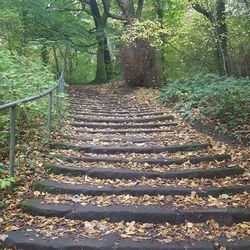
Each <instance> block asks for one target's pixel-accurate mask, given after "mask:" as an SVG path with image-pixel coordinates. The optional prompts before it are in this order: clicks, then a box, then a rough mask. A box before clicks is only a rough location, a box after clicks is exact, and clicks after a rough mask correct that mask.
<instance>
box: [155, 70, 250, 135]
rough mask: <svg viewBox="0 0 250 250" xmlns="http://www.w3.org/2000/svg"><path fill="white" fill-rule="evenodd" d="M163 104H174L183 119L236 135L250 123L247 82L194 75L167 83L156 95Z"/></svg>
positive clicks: (244, 80) (249, 96)
mask: <svg viewBox="0 0 250 250" xmlns="http://www.w3.org/2000/svg"><path fill="white" fill-rule="evenodd" d="M160 99H161V100H162V101H163V102H166V101H174V102H177V103H178V109H179V110H181V111H184V112H185V114H186V117H187V118H191V119H194V120H195V119H198V120H203V121H206V122H208V123H211V122H213V123H216V124H217V125H218V126H219V127H220V128H224V130H225V131H227V132H229V131H231V132H233V133H236V134H237V132H238V131H239V130H241V129H242V126H244V125H247V124H249V119H250V105H249V103H250V80H249V79H247V78H233V77H229V78H225V77H219V76H217V75H213V74H210V75H205V76H204V75H196V76H194V77H192V78H187V79H179V80H175V81H170V82H169V83H168V84H166V85H165V86H164V87H163V89H162V91H161V95H160Z"/></svg>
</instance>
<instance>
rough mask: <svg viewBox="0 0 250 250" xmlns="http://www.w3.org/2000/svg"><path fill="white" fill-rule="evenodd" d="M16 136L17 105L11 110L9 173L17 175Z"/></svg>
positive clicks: (12, 175)
mask: <svg viewBox="0 0 250 250" xmlns="http://www.w3.org/2000/svg"><path fill="white" fill-rule="evenodd" d="M15 137H16V106H13V107H11V111H10V151H9V175H10V176H11V177H14V176H15Z"/></svg>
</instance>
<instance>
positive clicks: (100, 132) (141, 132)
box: [76, 129, 174, 135]
mask: <svg viewBox="0 0 250 250" xmlns="http://www.w3.org/2000/svg"><path fill="white" fill-rule="evenodd" d="M76 132H77V133H84V134H86V133H87V134H103V135H107V134H123V135H126V134H152V133H172V132H174V130H172V129H159V130H152V129H151V130H137V131H135V130H94V131H93V130H92V131H91V130H81V129H77V130H76Z"/></svg>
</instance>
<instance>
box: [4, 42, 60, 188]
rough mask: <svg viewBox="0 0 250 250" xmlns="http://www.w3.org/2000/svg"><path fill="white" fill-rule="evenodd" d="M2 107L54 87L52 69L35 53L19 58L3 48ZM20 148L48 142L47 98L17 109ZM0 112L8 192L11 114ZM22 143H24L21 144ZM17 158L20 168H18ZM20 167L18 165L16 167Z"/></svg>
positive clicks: (5, 185) (18, 143)
mask: <svg viewBox="0 0 250 250" xmlns="http://www.w3.org/2000/svg"><path fill="white" fill-rule="evenodd" d="M0 61H1V65H0V88H1V91H0V105H3V104H6V103H9V102H12V101H16V100H19V99H23V98H26V97H30V96H33V95H37V94H39V93H41V92H42V91H44V90H47V89H49V88H50V87H52V86H54V84H55V80H54V76H53V74H52V73H51V70H50V68H49V67H46V66H44V65H43V63H42V62H41V60H40V57H39V56H38V54H36V51H31V52H30V53H29V54H27V55H20V54H19V55H18V54H16V53H14V52H10V51H9V50H8V49H7V48H5V47H3V46H1V45H0ZM16 110H17V125H16V135H17V145H16V151H17V153H18V151H20V150H21V149H22V148H23V147H26V149H25V148H23V149H24V150H26V151H27V148H29V147H30V144H31V143H32V141H34V140H37V139H38V137H40V138H39V140H40V139H41V138H43V139H45V136H44V132H43V131H44V129H45V126H46V124H47V123H46V122H47V114H48V98H47V97H44V98H42V99H40V100H37V101H34V102H30V103H26V104H22V105H18V106H17V109H16ZM9 112H10V110H3V111H0V149H1V150H0V189H5V188H6V187H8V186H10V185H11V183H12V182H13V181H14V180H13V178H8V174H7V167H6V165H7V164H8V162H7V159H8V146H9V114H10V113H9ZM20 142H21V143H20ZM18 164H19V163H18V159H17V165H18ZM17 167H19V166H17Z"/></svg>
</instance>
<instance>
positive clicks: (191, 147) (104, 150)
mask: <svg viewBox="0 0 250 250" xmlns="http://www.w3.org/2000/svg"><path fill="white" fill-rule="evenodd" d="M211 146H212V145H211V144H187V145H173V146H167V147H163V146H151V147H150V146H148V147H136V146H135V147H132V146H124V147H119V146H93V145H82V146H75V145H70V144H60V143H57V144H53V145H52V148H54V149H72V150H76V151H80V152H81V151H83V152H86V153H96V154H123V153H138V154H139V153H142V154H151V153H152V154H153V153H163V152H168V153H176V152H188V151H197V150H202V149H207V148H208V147H211Z"/></svg>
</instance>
